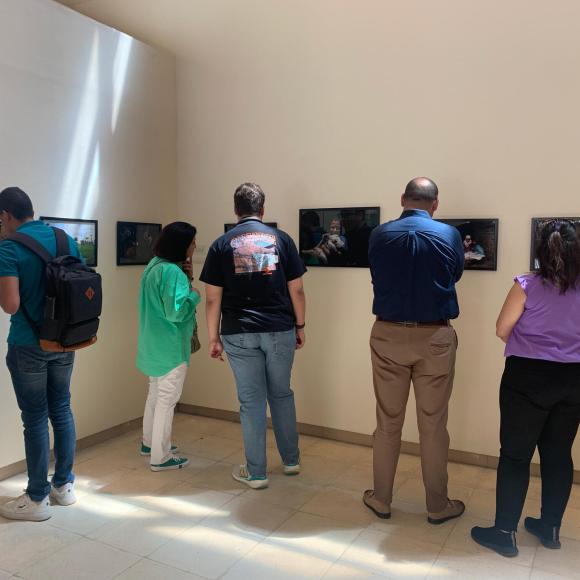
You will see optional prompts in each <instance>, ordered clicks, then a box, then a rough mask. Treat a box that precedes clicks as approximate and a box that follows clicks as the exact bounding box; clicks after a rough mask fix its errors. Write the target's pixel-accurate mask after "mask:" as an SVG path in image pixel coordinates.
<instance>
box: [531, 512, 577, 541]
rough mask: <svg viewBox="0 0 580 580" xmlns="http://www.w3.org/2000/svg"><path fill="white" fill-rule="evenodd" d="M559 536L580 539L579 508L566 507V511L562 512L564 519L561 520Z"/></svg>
mask: <svg viewBox="0 0 580 580" xmlns="http://www.w3.org/2000/svg"><path fill="white" fill-rule="evenodd" d="M534 515H536V514H534ZM560 536H562V537H563V538H571V539H573V540H580V509H579V508H575V507H568V509H566V513H565V514H564V520H563V521H562V528H561V529H560Z"/></svg>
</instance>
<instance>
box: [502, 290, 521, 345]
mask: <svg viewBox="0 0 580 580" xmlns="http://www.w3.org/2000/svg"><path fill="white" fill-rule="evenodd" d="M525 304H526V293H525V292H524V291H523V289H522V287H521V286H520V285H519V284H518V283H517V282H516V283H514V285H513V286H512V288H511V290H510V291H509V293H508V295H507V298H506V299H505V302H504V305H503V308H502V309H501V312H500V313H499V317H498V319H497V322H496V324H495V331H496V332H495V333H496V335H497V336H498V337H499V338H501V339H502V340H503V341H504V342H507V341H508V339H509V337H510V334H511V333H512V330H513V329H514V326H515V325H516V324H517V322H518V320H519V319H520V317H521V315H522V314H523V313H524V306H525Z"/></svg>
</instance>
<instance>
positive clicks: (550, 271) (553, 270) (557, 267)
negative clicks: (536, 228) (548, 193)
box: [537, 219, 580, 294]
mask: <svg viewBox="0 0 580 580" xmlns="http://www.w3.org/2000/svg"><path fill="white" fill-rule="evenodd" d="M579 226H580V224H579ZM539 234H540V235H539V242H538V247H537V256H538V262H539V264H540V268H539V274H540V276H541V277H542V278H543V279H544V280H547V281H549V282H551V283H552V284H554V285H555V286H557V287H558V288H559V289H560V292H561V293H562V294H564V293H565V292H567V291H568V290H569V289H570V288H572V289H575V288H576V286H577V285H578V281H579V280H580V238H579V237H578V231H577V229H576V224H574V223H573V222H571V221H569V220H561V219H554V220H549V221H547V222H545V223H544V224H542V225H541V226H540V232H539Z"/></svg>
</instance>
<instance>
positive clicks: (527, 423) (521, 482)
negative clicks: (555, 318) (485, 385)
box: [495, 356, 580, 531]
mask: <svg viewBox="0 0 580 580" xmlns="http://www.w3.org/2000/svg"><path fill="white" fill-rule="evenodd" d="M500 409H501V433H500V440H501V452H500V460H499V467H498V470H497V488H496V516H495V524H496V526H497V527H498V528H500V529H502V530H506V531H516V530H517V528H518V523H519V521H520V517H521V515H522V510H523V507H524V502H525V500H526V494H527V491H528V485H529V482H530V462H531V460H532V456H533V455H534V451H535V449H536V446H537V447H538V451H539V452H540V464H541V465H540V467H541V474H542V520H544V522H545V523H546V524H548V525H550V526H556V527H559V526H560V524H561V523H562V517H563V515H564V511H565V510H566V505H567V503H568V499H569V498H570V492H571V490H572V483H573V478H574V465H573V463H572V445H573V443H574V439H575V437H576V433H577V431H578V422H579V421H580V363H558V362H551V361H545V360H539V359H527V358H520V357H515V356H511V357H508V358H507V359H506V364H505V370H504V373H503V377H502V381H501V389H500Z"/></svg>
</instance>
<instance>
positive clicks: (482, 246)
mask: <svg viewBox="0 0 580 580" xmlns="http://www.w3.org/2000/svg"><path fill="white" fill-rule="evenodd" d="M437 221H439V222H442V223H444V224H448V225H450V226H453V227H454V228H457V230H459V235H460V236H461V242H462V243H463V252H464V256H465V269H466V270H497V249H498V232H499V220H498V219H496V218H489V219H483V218H465V219H458V218H454V219H438V220H437Z"/></svg>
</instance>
